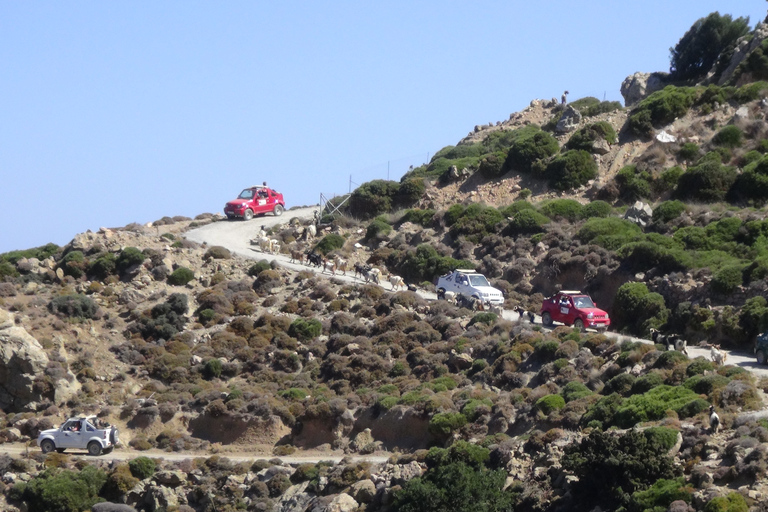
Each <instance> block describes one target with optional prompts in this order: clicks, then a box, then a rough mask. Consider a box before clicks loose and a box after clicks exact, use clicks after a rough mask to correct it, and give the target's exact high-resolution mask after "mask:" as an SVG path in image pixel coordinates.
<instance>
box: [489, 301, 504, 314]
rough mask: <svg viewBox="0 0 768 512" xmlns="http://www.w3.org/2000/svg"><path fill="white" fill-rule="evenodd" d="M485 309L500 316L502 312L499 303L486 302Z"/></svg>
mask: <svg viewBox="0 0 768 512" xmlns="http://www.w3.org/2000/svg"><path fill="white" fill-rule="evenodd" d="M485 309H486V310H487V311H490V312H491V313H495V314H496V315H498V316H501V315H502V314H503V313H504V306H503V305H501V304H499V305H496V304H492V303H491V302H488V304H487V305H486V307H485Z"/></svg>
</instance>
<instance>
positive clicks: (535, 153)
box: [502, 125, 560, 173]
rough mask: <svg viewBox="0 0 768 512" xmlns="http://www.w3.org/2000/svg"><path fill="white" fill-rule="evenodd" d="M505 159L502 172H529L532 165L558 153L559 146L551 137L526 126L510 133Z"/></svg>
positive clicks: (536, 127) (535, 128) (530, 126)
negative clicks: (511, 138) (510, 138)
mask: <svg viewBox="0 0 768 512" xmlns="http://www.w3.org/2000/svg"><path fill="white" fill-rule="evenodd" d="M512 134H513V135H512V136H513V140H512V142H511V145H510V148H509V152H508V153H507V159H506V160H505V161H504V165H503V168H502V172H503V173H506V172H509V171H516V172H531V170H532V167H533V164H534V163H536V162H538V161H539V160H545V159H547V158H549V157H551V156H552V155H554V154H556V153H557V152H558V151H560V145H559V144H558V142H557V139H555V138H554V137H553V136H552V135H550V134H549V133H547V132H545V131H542V130H541V128H539V127H538V126H536V125H528V126H525V127H523V128H518V129H517V130H515V131H514V132H512Z"/></svg>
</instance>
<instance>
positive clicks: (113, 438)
mask: <svg viewBox="0 0 768 512" xmlns="http://www.w3.org/2000/svg"><path fill="white" fill-rule="evenodd" d="M109 442H111V443H112V446H117V443H119V442H120V436H119V432H118V431H117V429H116V428H113V429H112V432H110V433H109Z"/></svg>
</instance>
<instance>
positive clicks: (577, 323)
mask: <svg viewBox="0 0 768 512" xmlns="http://www.w3.org/2000/svg"><path fill="white" fill-rule="evenodd" d="M573 327H574V328H575V329H578V330H579V332H584V322H583V321H582V320H581V318H577V319H576V321H575V322H573Z"/></svg>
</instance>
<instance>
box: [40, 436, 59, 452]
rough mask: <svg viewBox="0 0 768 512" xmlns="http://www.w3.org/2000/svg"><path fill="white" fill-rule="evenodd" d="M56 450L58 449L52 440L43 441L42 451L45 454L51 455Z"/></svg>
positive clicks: (41, 444)
mask: <svg viewBox="0 0 768 512" xmlns="http://www.w3.org/2000/svg"><path fill="white" fill-rule="evenodd" d="M55 449H56V445H55V444H53V441H51V440H50V439H45V440H43V442H42V443H40V450H41V451H42V452H43V453H51V452H52V451H53V450H55Z"/></svg>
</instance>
